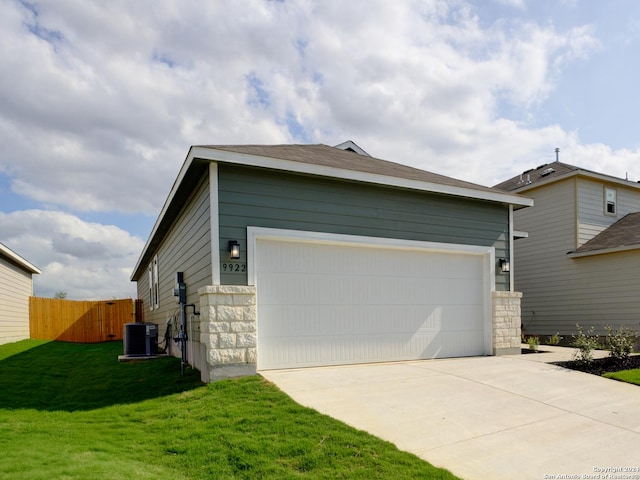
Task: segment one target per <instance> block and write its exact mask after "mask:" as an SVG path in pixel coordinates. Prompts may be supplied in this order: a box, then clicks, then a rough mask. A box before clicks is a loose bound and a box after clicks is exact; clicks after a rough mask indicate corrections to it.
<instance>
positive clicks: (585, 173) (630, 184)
mask: <svg viewBox="0 0 640 480" xmlns="http://www.w3.org/2000/svg"><path fill="white" fill-rule="evenodd" d="M572 177H587V178H593V179H596V180H602V181H604V182H608V183H615V184H617V185H622V186H624V187H628V188H637V189H640V183H635V182H632V181H630V180H625V179H623V178H617V177H612V176H610V175H605V174H602V173H597V172H591V171H589V170H581V169H578V170H572V171H571V172H567V173H564V174H562V175H558V176H553V177H549V178H545V179H544V180H542V181H539V182H534V183H530V184H528V185H524V186H522V187H518V188H515V189H513V190H511V191H512V192H517V193H522V192H528V191H530V190H534V189H536V188H539V187H542V186H545V185H550V184H552V183H555V182H560V181H562V180H567V179H569V178H572Z"/></svg>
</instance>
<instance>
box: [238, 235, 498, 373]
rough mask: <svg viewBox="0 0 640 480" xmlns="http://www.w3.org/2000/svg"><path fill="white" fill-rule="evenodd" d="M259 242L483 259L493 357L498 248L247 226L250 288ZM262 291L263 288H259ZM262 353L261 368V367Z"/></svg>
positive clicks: (486, 327) (487, 345)
mask: <svg viewBox="0 0 640 480" xmlns="http://www.w3.org/2000/svg"><path fill="white" fill-rule="evenodd" d="M258 240H273V241H294V242H302V243H307V244H321V245H336V246H340V245H342V246H351V247H365V248H372V249H376V248H379V249H385V250H389V249H397V250H401V251H416V252H426V253H447V254H464V255H473V256H480V257H481V258H482V259H483V263H482V265H483V268H482V270H483V272H482V276H483V288H482V295H483V299H484V302H483V317H484V318H483V333H484V336H483V344H484V353H485V354H490V353H491V349H492V332H491V327H492V319H491V316H492V315H491V292H492V291H493V290H494V289H495V266H494V265H495V249H494V248H493V247H483V246H475V245H461V244H448V243H435V242H421V241H412V240H401V239H394V238H379V237H365V236H356V235H340V234H330V233H324V232H306V231H297V230H282V229H272V228H264V227H247V273H248V283H249V285H256V283H257V274H258V272H257V268H256V265H257V255H258V252H259V250H258V246H257V244H258ZM258 288H259V286H258ZM259 309H260V307H259V306H258V325H257V327H258V336H259V330H260V311H259ZM260 363H261V362H260V352H258V367H259V368H260Z"/></svg>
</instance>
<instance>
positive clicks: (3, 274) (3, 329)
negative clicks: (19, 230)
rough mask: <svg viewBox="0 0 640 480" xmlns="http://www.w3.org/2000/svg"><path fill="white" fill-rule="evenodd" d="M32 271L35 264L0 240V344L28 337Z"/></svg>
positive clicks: (36, 271)
mask: <svg viewBox="0 0 640 480" xmlns="http://www.w3.org/2000/svg"><path fill="white" fill-rule="evenodd" d="M34 273H40V270H38V267H36V266H34V265H32V264H31V263H29V262H28V261H26V260H25V259H24V258H22V257H21V256H20V255H18V254H17V253H15V252H13V251H12V250H10V249H9V248H8V247H6V246H5V245H3V244H2V243H0V344H3V343H9V342H16V341H18V340H24V339H25V338H29V297H30V296H32V295H33V281H32V275H33V274H34Z"/></svg>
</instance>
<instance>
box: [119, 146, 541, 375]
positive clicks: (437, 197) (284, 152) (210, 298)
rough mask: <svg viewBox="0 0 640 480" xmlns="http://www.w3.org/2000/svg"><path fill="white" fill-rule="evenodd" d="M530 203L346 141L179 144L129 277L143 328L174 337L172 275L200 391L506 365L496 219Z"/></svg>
mask: <svg viewBox="0 0 640 480" xmlns="http://www.w3.org/2000/svg"><path fill="white" fill-rule="evenodd" d="M532 203H533V202H532V201H531V200H530V199H527V198H524V197H521V196H519V195H514V194H508V193H505V192H502V191H499V190H496V189H492V188H488V187H483V186H479V185H475V184H471V183H467V182H463V181H460V180H455V179H453V178H449V177H445V176H442V175H437V174H433V173H429V172H426V171H422V170H418V169H415V168H411V167H408V166H405V165H401V164H398V163H392V162H388V161H384V160H379V159H376V158H373V157H371V156H369V155H368V154H367V153H366V152H365V151H364V150H362V149H361V148H359V147H358V146H357V145H355V144H354V143H353V142H345V143H344V144H341V145H339V146H337V147H329V146H326V145H272V146H259V145H239V146H194V147H191V149H190V150H189V153H188V155H187V158H186V160H185V162H184V164H183V166H182V168H181V170H180V172H179V174H178V177H177V179H176V181H175V183H174V185H173V188H172V189H171V192H170V193H169V196H168V198H167V200H166V202H165V204H164V207H163V208H162V211H161V213H160V216H159V217H158V219H157V221H156V223H155V226H154V228H153V230H152V232H151V235H150V237H149V239H148V241H147V243H146V245H145V247H144V250H143V251H142V253H141V255H140V257H139V260H138V262H137V264H136V266H135V268H134V271H133V274H132V276H131V279H132V280H133V281H136V282H137V288H138V297H139V298H141V299H144V302H145V321H147V322H153V323H158V324H159V325H160V328H159V329H160V331H161V332H162V331H164V330H165V328H164V325H165V324H167V323H171V324H172V325H173V333H172V335H173V336H177V335H178V333H179V332H176V328H177V326H178V325H177V323H178V322H177V321H176V319H177V315H179V310H180V309H179V306H178V305H177V303H176V299H175V297H174V296H173V294H174V282H175V274H176V272H183V275H184V282H185V283H186V288H187V303H189V304H194V305H195V309H194V310H196V311H198V312H199V317H198V316H197V315H194V314H192V310H189V312H188V325H187V335H188V337H189V341H188V342H187V357H188V361H189V362H190V363H191V364H192V365H194V366H195V367H196V368H199V369H200V370H201V371H202V376H203V379H204V380H205V381H209V380H212V379H215V378H220V377H224V376H233V375H243V374H247V373H252V372H255V371H256V369H258V370H264V369H273V368H285V367H304V366H314V365H330V364H348V363H365V362H380V361H394V360H406V359H422V358H437V357H452V356H463V355H486V354H501V353H515V352H518V353H519V352H520V331H519V326H520V318H519V315H518V312H519V301H520V294H518V293H514V292H512V281H513V280H512V278H511V276H510V273H509V272H508V268H507V267H508V262H510V260H511V251H512V249H511V246H512V240H511V238H512V225H511V222H510V219H511V216H512V212H513V210H514V209H519V208H523V207H526V206H530V205H532ZM236 249H238V250H239V251H238V252H233V253H237V255H233V256H237V257H238V258H232V255H231V252H232V251H234V250H236ZM503 264H504V267H503V269H504V271H503V269H501V267H500V266H501V265H503ZM494 302H495V303H497V306H496V307H495V308H494V306H493V303H494ZM507 324H509V325H507ZM496 325H498V327H496ZM510 325H512V326H513V328H507V327H508V326H510ZM172 347H173V351H172V353H173V354H177V353H178V352H177V344H175V343H174V344H173V345H172Z"/></svg>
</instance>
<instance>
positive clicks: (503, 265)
mask: <svg viewBox="0 0 640 480" xmlns="http://www.w3.org/2000/svg"><path fill="white" fill-rule="evenodd" d="M500 270H501V271H502V273H509V270H510V266H509V260H507V259H506V258H501V259H500Z"/></svg>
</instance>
